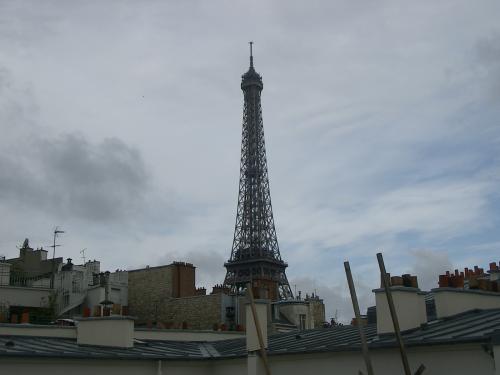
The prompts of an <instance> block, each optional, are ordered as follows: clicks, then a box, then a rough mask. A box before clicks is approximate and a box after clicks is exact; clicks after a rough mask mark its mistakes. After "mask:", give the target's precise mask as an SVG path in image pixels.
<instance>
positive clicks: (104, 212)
mask: <svg viewBox="0 0 500 375" xmlns="http://www.w3.org/2000/svg"><path fill="white" fill-rule="evenodd" d="M33 102H34V101H33V98H32V96H31V93H30V90H29V89H24V90H23V89H18V88H17V87H16V85H15V83H14V82H12V79H11V77H10V75H9V74H8V72H7V71H6V70H4V71H3V72H2V74H1V75H0V104H1V107H0V119H1V120H2V130H4V136H3V137H2V141H1V142H0V144H1V145H2V146H3V147H2V149H1V151H0V200H1V201H2V203H3V204H4V205H8V206H11V207H13V208H16V207H17V208H18V209H20V208H22V209H23V210H26V209H28V210H39V211H43V212H45V213H47V214H55V215H58V216H62V217H79V218H82V219H85V220H96V221H104V222H105V221H109V220H120V221H121V220H123V219H126V218H127V217H129V216H130V215H132V214H134V213H137V212H138V211H140V210H141V207H142V206H143V205H144V198H145V194H146V193H147V191H148V189H149V186H148V183H149V175H148V172H147V168H146V166H145V164H144V161H143V160H142V156H141V154H140V152H139V151H138V150H137V149H134V148H132V147H130V146H128V145H127V144H125V143H124V142H123V141H121V140H119V139H118V138H107V139H104V140H103V141H101V142H97V143H95V142H91V141H89V140H88V139H87V138H86V137H85V136H84V135H83V134H77V133H70V134H63V135H59V136H57V135H51V134H50V132H45V130H46V129H44V128H43V127H42V126H37V125H36V123H35V118H36V114H37V110H36V106H35V105H34V104H33ZM42 133H44V134H42Z"/></svg>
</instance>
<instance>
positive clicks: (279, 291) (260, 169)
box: [224, 42, 293, 301]
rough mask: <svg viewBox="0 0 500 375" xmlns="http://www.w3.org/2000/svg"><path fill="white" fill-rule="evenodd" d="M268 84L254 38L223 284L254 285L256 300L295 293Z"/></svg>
mask: <svg viewBox="0 0 500 375" xmlns="http://www.w3.org/2000/svg"><path fill="white" fill-rule="evenodd" d="M263 88H264V85H263V83H262V77H261V76H260V75H259V74H258V73H257V72H256V71H255V69H254V66H253V53H252V42H250V68H249V69H248V71H247V72H246V73H245V74H243V76H242V80H241V89H242V90H243V95H244V107H243V131H242V140H241V164H240V185H239V193H238V208H237V211H236V225H235V228H234V239H233V246H232V249H231V258H230V259H229V260H228V261H227V262H226V263H224V266H225V267H226V270H227V273H226V278H225V280H224V285H225V286H226V287H228V288H230V289H231V291H232V292H233V293H236V294H238V293H241V292H242V291H243V290H244V289H245V288H246V286H247V284H248V283H250V284H251V285H252V291H253V293H254V295H255V296H256V298H269V299H271V300H273V301H276V300H283V299H289V298H293V295H292V291H291V289H290V285H289V283H288V280H287V277H286V274H285V268H286V267H287V266H288V265H287V264H286V263H285V262H284V261H283V260H282V259H281V255H280V250H279V246H278V238H277V236H276V229H275V227H274V218H273V209H272V206H271V193H270V190H269V178H268V174H267V160H266V146H265V142H264V124H263V122H262V108H261V103H260V96H261V92H262V89H263Z"/></svg>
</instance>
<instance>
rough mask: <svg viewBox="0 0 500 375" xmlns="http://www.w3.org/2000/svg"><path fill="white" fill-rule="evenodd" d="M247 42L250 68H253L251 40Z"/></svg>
mask: <svg viewBox="0 0 500 375" xmlns="http://www.w3.org/2000/svg"><path fill="white" fill-rule="evenodd" d="M248 44H250V68H253V52H252V45H253V42H248Z"/></svg>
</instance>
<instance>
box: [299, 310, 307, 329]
mask: <svg viewBox="0 0 500 375" xmlns="http://www.w3.org/2000/svg"><path fill="white" fill-rule="evenodd" d="M299 329H300V330H301V331H303V330H304V329H306V314H299Z"/></svg>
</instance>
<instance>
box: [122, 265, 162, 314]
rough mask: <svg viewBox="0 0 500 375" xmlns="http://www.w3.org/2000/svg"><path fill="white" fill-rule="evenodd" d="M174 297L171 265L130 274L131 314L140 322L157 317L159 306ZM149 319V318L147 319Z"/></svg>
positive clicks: (135, 271) (133, 271)
mask: <svg viewBox="0 0 500 375" xmlns="http://www.w3.org/2000/svg"><path fill="white" fill-rule="evenodd" d="M171 296H172V267H171V266H170V265H167V266H160V267H149V268H143V269H140V270H132V271H129V273H128V304H129V312H130V314H131V315H133V316H137V317H138V318H139V319H140V320H141V319H142V318H143V317H144V319H143V320H147V319H151V317H152V316H155V315H157V313H158V309H159V306H160V305H161V304H162V303H163V301H164V300H165V299H167V298H170V297H171ZM146 317H147V318H146Z"/></svg>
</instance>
